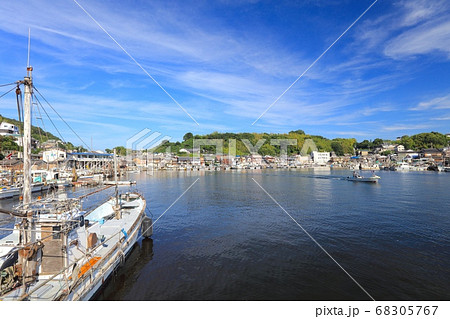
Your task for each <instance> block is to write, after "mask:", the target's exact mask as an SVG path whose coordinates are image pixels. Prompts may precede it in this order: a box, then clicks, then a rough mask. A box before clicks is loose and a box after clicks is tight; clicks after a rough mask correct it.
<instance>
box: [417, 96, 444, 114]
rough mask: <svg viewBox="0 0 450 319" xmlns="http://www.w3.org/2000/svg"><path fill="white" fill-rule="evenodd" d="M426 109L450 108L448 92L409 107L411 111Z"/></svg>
mask: <svg viewBox="0 0 450 319" xmlns="http://www.w3.org/2000/svg"><path fill="white" fill-rule="evenodd" d="M428 109H435V110H440V109H441V110H442V109H450V94H449V95H446V96H441V97H436V98H433V99H431V100H429V101H424V102H420V103H419V104H418V105H417V106H416V107H413V108H410V110H411V111H424V110H428Z"/></svg>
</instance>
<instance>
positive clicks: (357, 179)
mask: <svg viewBox="0 0 450 319" xmlns="http://www.w3.org/2000/svg"><path fill="white" fill-rule="evenodd" d="M380 178H381V177H380V176H378V175H375V173H374V174H373V175H372V176H369V177H366V176H361V175H359V174H358V173H356V172H353V176H349V177H347V180H348V181H351V182H363V183H377V182H378V180H379V179H380Z"/></svg>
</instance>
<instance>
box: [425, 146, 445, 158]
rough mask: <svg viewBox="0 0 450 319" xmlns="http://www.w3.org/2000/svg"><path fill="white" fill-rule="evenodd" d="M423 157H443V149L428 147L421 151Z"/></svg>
mask: <svg viewBox="0 0 450 319" xmlns="http://www.w3.org/2000/svg"><path fill="white" fill-rule="evenodd" d="M420 156H421V157H431V158H440V157H442V151H440V150H438V149H437V148H426V149H423V150H421V151H420Z"/></svg>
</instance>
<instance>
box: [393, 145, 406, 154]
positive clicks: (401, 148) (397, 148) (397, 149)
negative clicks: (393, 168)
mask: <svg viewBox="0 0 450 319" xmlns="http://www.w3.org/2000/svg"><path fill="white" fill-rule="evenodd" d="M404 150H405V146H403V145H401V144H399V145H397V146H396V147H395V151H396V152H397V153H398V152H403V151H404Z"/></svg>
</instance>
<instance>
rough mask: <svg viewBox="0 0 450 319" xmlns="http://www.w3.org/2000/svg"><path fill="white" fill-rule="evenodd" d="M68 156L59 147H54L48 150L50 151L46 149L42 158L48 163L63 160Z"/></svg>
mask: <svg viewBox="0 0 450 319" xmlns="http://www.w3.org/2000/svg"><path fill="white" fill-rule="evenodd" d="M66 157H67V155H66V152H64V151H61V150H57V149H52V150H48V151H44V152H43V153H42V160H43V161H44V162H46V163H52V162H56V161H63V160H65V159H66Z"/></svg>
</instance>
